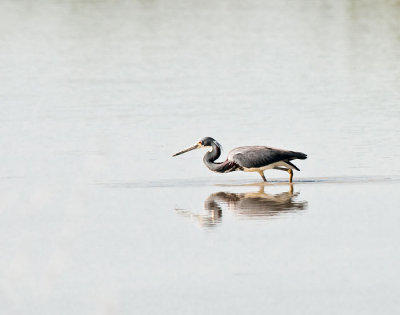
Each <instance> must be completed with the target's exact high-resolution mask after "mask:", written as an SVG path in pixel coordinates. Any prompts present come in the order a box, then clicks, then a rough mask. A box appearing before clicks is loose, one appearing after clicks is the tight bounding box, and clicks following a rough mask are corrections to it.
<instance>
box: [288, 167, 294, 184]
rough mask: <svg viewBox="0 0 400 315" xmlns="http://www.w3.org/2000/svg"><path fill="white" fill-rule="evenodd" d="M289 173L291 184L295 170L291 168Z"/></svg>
mask: <svg viewBox="0 0 400 315" xmlns="http://www.w3.org/2000/svg"><path fill="white" fill-rule="evenodd" d="M288 173H289V182H290V183H291V182H292V179H293V170H292V169H290V168H289V169H288Z"/></svg>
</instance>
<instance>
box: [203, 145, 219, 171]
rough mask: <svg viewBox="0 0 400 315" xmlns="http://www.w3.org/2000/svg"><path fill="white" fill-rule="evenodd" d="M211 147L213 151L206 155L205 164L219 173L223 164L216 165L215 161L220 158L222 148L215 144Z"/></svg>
mask: <svg viewBox="0 0 400 315" xmlns="http://www.w3.org/2000/svg"><path fill="white" fill-rule="evenodd" d="M211 147H212V150H211V151H209V152H207V153H206V154H205V155H204V157H203V162H204V164H205V165H206V166H207V167H208V168H209V169H210V170H212V171H217V168H218V166H219V165H220V164H221V163H215V162H214V161H215V160H216V159H218V158H219V157H220V155H221V148H220V147H219V146H217V145H216V144H215V143H212V144H211Z"/></svg>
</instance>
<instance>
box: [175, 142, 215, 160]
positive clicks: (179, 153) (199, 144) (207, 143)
mask: <svg viewBox="0 0 400 315" xmlns="http://www.w3.org/2000/svg"><path fill="white" fill-rule="evenodd" d="M213 145H215V146H217V147H218V148H219V149H220V150H222V147H221V145H220V144H219V143H218V142H217V140H215V139H213V138H211V137H205V138H203V139H201V140H199V141H198V142H196V144H195V145H193V146H191V147H189V148H187V149H185V150H182V151H180V152H178V153H175V154H174V155H173V156H177V155H181V154H183V153H186V152H189V151H192V150H195V149H199V148H203V147H212V146H213Z"/></svg>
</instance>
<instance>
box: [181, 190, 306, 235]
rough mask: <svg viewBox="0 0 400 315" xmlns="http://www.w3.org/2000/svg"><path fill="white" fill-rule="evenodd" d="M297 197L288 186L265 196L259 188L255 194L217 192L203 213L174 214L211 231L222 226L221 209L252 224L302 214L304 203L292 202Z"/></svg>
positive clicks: (210, 197) (207, 203) (304, 207)
mask: <svg viewBox="0 0 400 315" xmlns="http://www.w3.org/2000/svg"><path fill="white" fill-rule="evenodd" d="M299 194H300V193H299V192H295V193H294V192H293V185H290V189H289V191H288V192H282V193H279V194H267V193H265V192H264V186H260V189H259V191H258V192H249V193H231V192H224V191H221V192H217V193H214V194H211V195H210V196H208V198H207V199H206V200H205V201H204V210H205V213H204V212H203V213H202V214H195V213H193V212H191V211H188V210H183V209H177V210H176V211H177V213H179V214H181V215H183V216H186V217H191V218H196V219H197V220H198V221H199V223H200V225H202V226H205V227H213V226H215V225H216V224H218V223H221V222H222V207H223V206H225V205H226V206H227V208H228V209H229V210H231V211H233V212H234V214H236V215H238V216H241V217H243V218H246V219H256V220H257V219H269V218H271V217H274V216H277V215H282V214H287V213H293V212H297V211H301V210H305V209H306V208H307V202H306V201H297V200H296V199H297V197H298V196H299Z"/></svg>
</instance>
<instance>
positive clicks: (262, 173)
mask: <svg viewBox="0 0 400 315" xmlns="http://www.w3.org/2000/svg"><path fill="white" fill-rule="evenodd" d="M258 174H260V176H261V177H262V179H263V181H264V182H266V181H267V180H266V178H265V176H264V172H263V171H258Z"/></svg>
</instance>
